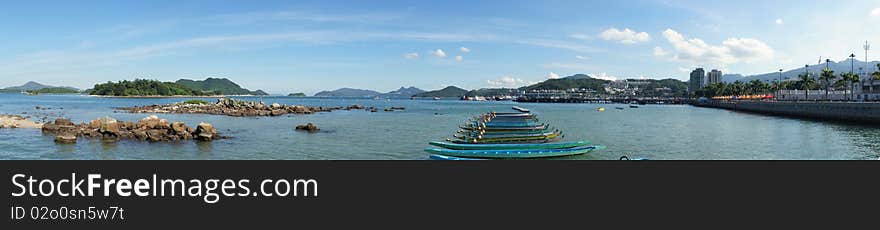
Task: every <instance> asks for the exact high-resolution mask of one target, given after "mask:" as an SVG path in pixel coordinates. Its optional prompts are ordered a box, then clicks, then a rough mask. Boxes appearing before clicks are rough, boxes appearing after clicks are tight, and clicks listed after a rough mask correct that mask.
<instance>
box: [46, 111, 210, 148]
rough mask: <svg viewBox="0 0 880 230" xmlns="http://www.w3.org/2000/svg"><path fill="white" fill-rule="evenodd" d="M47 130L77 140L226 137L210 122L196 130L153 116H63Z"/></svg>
mask: <svg viewBox="0 0 880 230" xmlns="http://www.w3.org/2000/svg"><path fill="white" fill-rule="evenodd" d="M42 130H43V133H45V134H51V135H55V142H58V143H76V139H77V137H89V138H102V139H103V140H105V141H118V140H127V139H130V140H141V141H151V142H166V141H181V140H192V139H196V140H201V141H211V140H216V139H223V138H226V137H224V136H221V135H220V134H219V133H218V132H217V130H216V129H215V128H214V127H213V126H212V125H211V124H208V123H200V124H199V126H198V127H197V128H196V129H193V128H190V127H188V126H186V124H184V123H183V122H168V120H165V119H159V117H157V116H155V115H152V116H148V117H145V118H143V119H141V120H139V121H138V122H137V123H135V122H122V121H117V120H116V119H113V118H111V117H102V118H98V119H95V120H92V121H90V122H88V123H81V124H74V123H73V122H71V121H70V120H68V119H63V118H59V119H56V120H55V122H53V123H47V124H44V125H43V127H42Z"/></svg>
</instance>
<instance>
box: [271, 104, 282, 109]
mask: <svg viewBox="0 0 880 230" xmlns="http://www.w3.org/2000/svg"><path fill="white" fill-rule="evenodd" d="M280 108H282V106H281V104H278V103H272V109H280Z"/></svg>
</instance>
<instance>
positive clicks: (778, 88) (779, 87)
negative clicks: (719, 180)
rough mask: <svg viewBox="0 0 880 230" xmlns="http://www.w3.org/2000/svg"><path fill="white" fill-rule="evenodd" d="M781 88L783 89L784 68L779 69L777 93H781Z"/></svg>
mask: <svg viewBox="0 0 880 230" xmlns="http://www.w3.org/2000/svg"><path fill="white" fill-rule="evenodd" d="M779 90H782V69H779V82H777V83H776V93H777V94H778V93H779Z"/></svg>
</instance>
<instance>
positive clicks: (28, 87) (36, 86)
mask: <svg viewBox="0 0 880 230" xmlns="http://www.w3.org/2000/svg"><path fill="white" fill-rule="evenodd" d="M47 88H59V90H60V89H62V88H63V89H67V90H73V91H80V90H79V89H77V88H73V87H66V86H62V87H55V86H51V85H43V84H40V83H37V82H33V81H29V82H27V83H24V85H21V86H13V87H7V88H3V89H0V92H15V93H17V92H22V91H36V90H41V89H47Z"/></svg>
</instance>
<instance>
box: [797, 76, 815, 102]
mask: <svg viewBox="0 0 880 230" xmlns="http://www.w3.org/2000/svg"><path fill="white" fill-rule="evenodd" d="M798 77H800V82H799V83H800V85H801V89H803V90H804V100H807V99H809V98H810V96H809V95H810V93H809V92H810V88H812V87H813V86H814V85H816V79H813V78H812V77H810V74H801V75H798Z"/></svg>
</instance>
